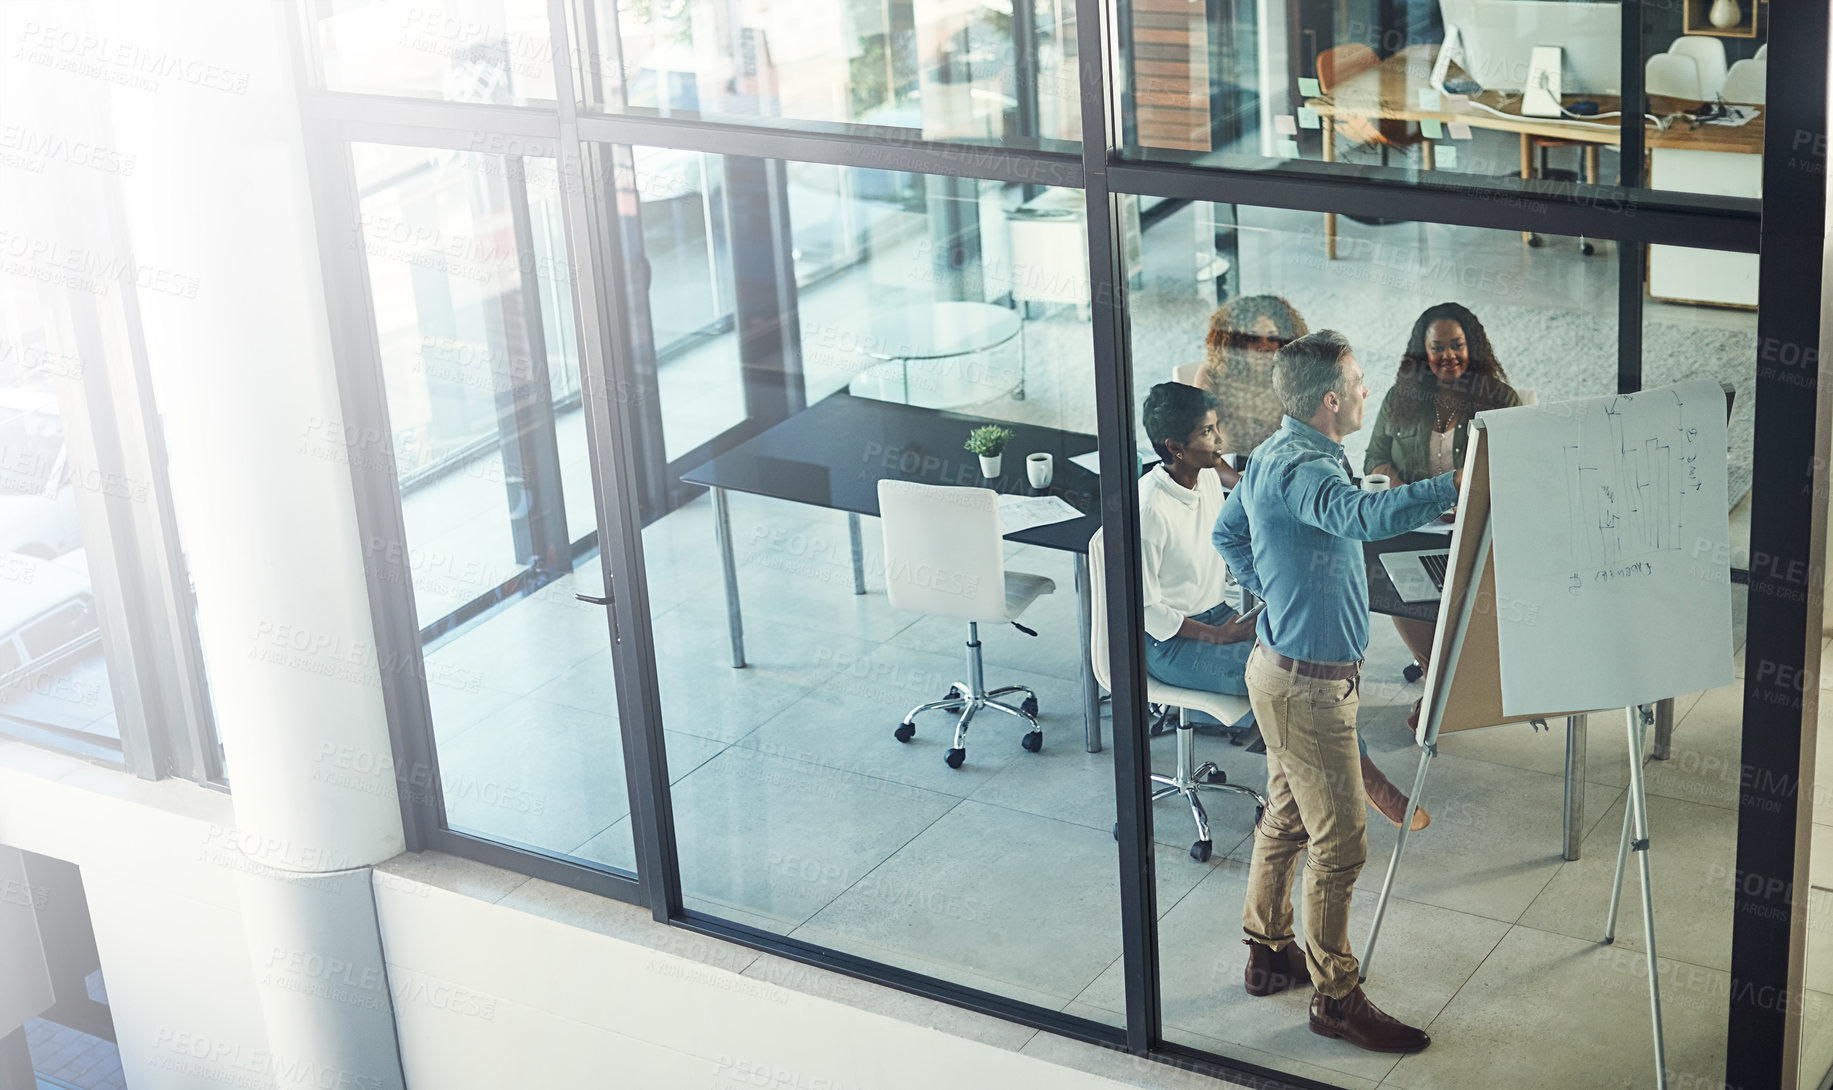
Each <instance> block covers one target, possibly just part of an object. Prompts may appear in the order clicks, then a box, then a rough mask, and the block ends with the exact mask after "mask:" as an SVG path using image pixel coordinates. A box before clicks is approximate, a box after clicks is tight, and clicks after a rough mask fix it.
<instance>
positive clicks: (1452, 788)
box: [1356, 754, 1618, 922]
mask: <svg viewBox="0 0 1833 1090" xmlns="http://www.w3.org/2000/svg"><path fill="white" fill-rule="evenodd" d="M1386 763H1387V765H1388V767H1387V768H1386V769H1385V770H1386V771H1387V773H1388V775H1389V776H1390V777H1391V778H1392V779H1393V780H1394V782H1396V783H1400V784H1403V785H1406V786H1409V787H1410V785H1411V781H1412V779H1413V771H1414V769H1411V768H1408V767H1407V765H1405V764H1399V765H1398V767H1395V766H1394V765H1395V762H1392V761H1388V762H1386ZM1414 767H1415V768H1416V767H1417V766H1416V765H1415V766H1414ZM1397 773H1398V774H1397ZM1564 791H1565V780H1564V779H1563V777H1560V776H1549V775H1546V774H1544V773H1538V772H1524V771H1521V770H1519V769H1514V768H1508V767H1505V766H1502V765H1492V764H1489V763H1488V762H1485V761H1472V760H1466V759H1463V758H1459V757H1448V756H1444V755H1442V754H1441V756H1440V757H1439V758H1438V759H1437V760H1435V761H1433V762H1432V768H1431V771H1430V773H1429V775H1428V778H1427V781H1426V794H1425V803H1426V807H1427V809H1429V810H1430V811H1431V813H1432V824H1431V825H1429V826H1427V827H1426V829H1424V830H1423V831H1421V832H1420V833H1418V834H1416V835H1414V836H1411V837H1409V838H1408V839H1407V853H1406V857H1405V858H1404V859H1403V860H1402V861H1401V867H1400V873H1399V876H1398V877H1397V878H1396V880H1395V888H1394V894H1395V896H1398V897H1404V898H1406V899H1407V900H1412V901H1419V902H1421V903H1423V904H1430V905H1437V906H1439V907H1440V908H1450V909H1455V910H1457V911H1460V912H1469V913H1473V914H1475V915H1479V916H1487V917H1489V918H1490V919H1495V920H1503V921H1509V922H1512V921H1514V920H1515V919H1517V918H1518V917H1519V916H1520V915H1521V913H1522V911H1523V910H1525V909H1526V908H1527V906H1528V905H1529V903H1531V902H1532V901H1533V899H1534V897H1535V896H1536V895H1538V894H1539V892H1540V891H1541V889H1543V888H1544V887H1545V886H1546V884H1547V882H1548V881H1550V880H1551V879H1552V877H1553V874H1554V872H1555V871H1556V870H1557V869H1558V867H1559V865H1560V863H1561V862H1562V859H1561V854H1560V853H1561V847H1562V841H1561V831H1560V830H1561V823H1562V817H1563V798H1564ZM1617 794H1618V791H1617V789H1616V788H1613V787H1609V786H1606V785H1604V784H1599V783H1595V782H1593V783H1588V784H1586V787H1585V800H1586V801H1585V824H1586V826H1587V828H1595V827H1596V826H1597V823H1598V822H1599V820H1601V818H1602V816H1603V813H1604V809H1605V808H1606V807H1607V806H1608V805H1609V803H1610V802H1611V801H1613V800H1614V798H1615V796H1616V795H1617ZM1369 816H1370V819H1371V820H1370V821H1369V824H1368V863H1367V864H1366V865H1365V866H1364V867H1363V868H1362V876H1361V877H1360V878H1359V879H1358V880H1357V882H1356V887H1357V889H1358V890H1362V891H1367V892H1369V893H1375V892H1377V891H1379V890H1380V888H1381V882H1382V878H1383V876H1384V875H1385V873H1386V870H1387V864H1388V859H1389V857H1390V856H1391V855H1392V854H1393V849H1394V841H1395V837H1396V834H1397V833H1398V832H1399V830H1398V829H1396V828H1395V827H1394V826H1393V825H1392V824H1390V823H1389V822H1387V821H1386V820H1384V819H1382V818H1381V817H1380V815H1378V814H1376V813H1375V812H1374V811H1372V810H1371V811H1370V812H1369Z"/></svg>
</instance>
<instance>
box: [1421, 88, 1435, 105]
mask: <svg viewBox="0 0 1833 1090" xmlns="http://www.w3.org/2000/svg"><path fill="white" fill-rule="evenodd" d="M1419 108H1420V109H1422V110H1436V109H1438V92H1437V91H1434V90H1433V89H1432V88H1430V87H1421V88H1420V89H1419Z"/></svg>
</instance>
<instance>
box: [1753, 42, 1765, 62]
mask: <svg viewBox="0 0 1833 1090" xmlns="http://www.w3.org/2000/svg"><path fill="white" fill-rule="evenodd" d="M1768 59H1769V43H1768V42H1764V43H1763V44H1762V45H1760V46H1757V52H1756V55H1755V56H1753V57H1751V60H1757V61H1766V60H1768Z"/></svg>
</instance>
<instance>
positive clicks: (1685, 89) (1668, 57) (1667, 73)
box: [1643, 53, 1706, 101]
mask: <svg viewBox="0 0 1833 1090" xmlns="http://www.w3.org/2000/svg"><path fill="white" fill-rule="evenodd" d="M1643 90H1644V91H1646V92H1647V93H1648V94H1651V95H1666V96H1668V97H1669V98H1687V99H1694V100H1696V101H1697V100H1701V99H1704V98H1705V97H1706V95H1705V92H1704V90H1703V88H1701V87H1700V82H1699V62H1698V61H1695V60H1694V59H1693V58H1692V57H1689V56H1686V55H1684V54H1681V53H1657V54H1655V55H1654V56H1652V57H1650V58H1649V59H1648V65H1647V68H1646V70H1645V74H1644V77H1643Z"/></svg>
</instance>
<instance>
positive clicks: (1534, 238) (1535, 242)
mask: <svg viewBox="0 0 1833 1090" xmlns="http://www.w3.org/2000/svg"><path fill="white" fill-rule="evenodd" d="M1527 244H1528V245H1529V246H1532V247H1534V248H1535V249H1536V250H1538V249H1540V248H1541V247H1542V246H1545V245H1546V240H1545V239H1543V238H1541V237H1540V236H1539V235H1529V236H1528V240H1527Z"/></svg>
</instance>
